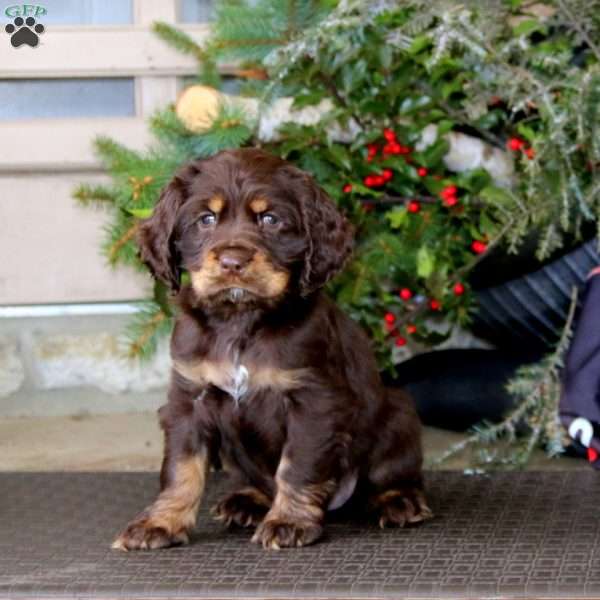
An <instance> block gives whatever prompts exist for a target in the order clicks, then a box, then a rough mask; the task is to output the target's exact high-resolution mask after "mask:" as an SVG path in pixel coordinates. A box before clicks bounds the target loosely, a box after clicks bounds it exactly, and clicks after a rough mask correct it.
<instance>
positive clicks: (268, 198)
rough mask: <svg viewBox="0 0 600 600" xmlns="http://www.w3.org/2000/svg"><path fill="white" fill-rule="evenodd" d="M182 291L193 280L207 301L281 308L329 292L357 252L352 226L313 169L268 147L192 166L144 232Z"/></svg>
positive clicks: (162, 268) (145, 247)
mask: <svg viewBox="0 0 600 600" xmlns="http://www.w3.org/2000/svg"><path fill="white" fill-rule="evenodd" d="M138 244H139V246H140V249H141V256H142V259H143V260H144V262H145V263H146V264H147V265H148V266H149V268H150V269H151V271H152V272H153V274H154V275H155V277H157V278H159V279H161V280H162V281H163V282H165V283H166V284H167V285H168V286H169V287H170V288H171V289H172V290H174V291H176V290H178V289H179V286H180V275H181V271H182V270H184V269H185V270H187V271H188V272H189V274H190V280H191V286H192V288H193V292H194V295H195V297H196V299H197V301H198V302H199V303H200V304H203V305H205V306H215V305H220V304H229V305H236V306H238V307H240V308H243V307H244V306H249V305H254V306H255V305H261V304H262V305H273V304H274V303H276V302H278V301H279V300H280V299H281V298H283V297H284V296H285V295H286V294H289V293H298V294H300V295H302V296H307V295H309V294H310V293H312V292H314V291H315V290H317V289H318V288H320V287H322V286H323V285H324V284H325V283H326V282H327V281H328V280H329V279H330V278H331V277H332V276H333V275H334V274H335V273H336V272H337V271H338V270H340V269H341V267H342V265H343V263H344V261H345V259H346V258H347V257H348V255H349V254H350V251H351V249H352V227H351V225H350V224H349V223H348V221H346V219H344V217H342V215H341V214H340V213H339V212H338V210H337V208H336V207H335V205H334V203H333V202H332V201H331V200H330V199H329V197H328V196H327V195H326V194H325V192H324V191H323V190H321V189H320V188H319V187H318V186H317V185H316V183H315V182H314V180H313V179H312V178H311V177H310V176H309V175H307V174H306V173H304V172H302V171H300V170H299V169H297V168H295V167H293V166H292V165H290V164H289V163H287V162H285V161H283V160H281V159H279V158H277V157H275V156H271V155H269V154H266V153H265V152H262V151H260V150H254V149H245V150H234V151H224V152H221V153H219V154H217V155H216V156H213V157H211V158H208V159H205V160H197V161H194V162H191V163H189V164H188V165H186V166H185V167H183V168H182V169H181V170H180V171H179V172H178V173H177V174H176V175H175V177H174V178H173V180H172V181H171V182H170V183H169V184H168V185H167V186H166V188H165V189H164V190H163V192H162V195H161V197H160V199H159V201H158V204H157V206H156V208H155V210H154V213H153V215H152V217H150V218H149V219H147V220H145V221H144V222H142V224H141V226H140V230H139V234H138Z"/></svg>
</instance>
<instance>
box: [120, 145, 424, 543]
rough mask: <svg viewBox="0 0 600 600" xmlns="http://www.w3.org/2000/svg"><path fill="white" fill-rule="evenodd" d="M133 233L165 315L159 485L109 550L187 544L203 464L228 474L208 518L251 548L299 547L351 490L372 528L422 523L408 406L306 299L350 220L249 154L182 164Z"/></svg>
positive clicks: (320, 305)
mask: <svg viewBox="0 0 600 600" xmlns="http://www.w3.org/2000/svg"><path fill="white" fill-rule="evenodd" d="M138 242H139V245H140V248H141V255H142V258H143V259H144V261H145V262H146V263H147V265H148V266H149V267H150V269H151V270H152V272H153V273H154V275H155V276H156V277H157V278H159V279H160V280H162V281H164V282H165V283H167V284H168V285H169V286H170V287H171V288H172V290H173V291H174V292H177V296H176V299H177V303H178V305H179V308H180V310H179V314H178V316H177V320H176V323H175V329H174V331H173V337H172V340H171V355H172V360H173V371H172V379H171V385H170V390H169V396H168V402H167V404H166V405H165V406H163V407H162V408H161V409H160V411H159V415H160V422H161V426H162V428H163V430H164V434H165V454H164V461H163V465H162V470H161V490H162V491H161V492H160V494H159V495H158V497H157V499H156V501H155V502H154V503H153V504H152V505H151V506H149V507H148V508H146V509H145V510H144V511H143V512H142V513H141V514H139V515H138V516H137V517H136V518H135V519H134V520H133V521H132V522H131V523H130V524H129V525H128V526H127V528H126V529H125V530H124V531H123V532H122V533H121V534H120V535H119V536H118V538H117V539H116V541H115V542H114V544H113V547H114V548H119V549H123V550H133V549H138V548H142V549H151V548H161V547H165V546H169V545H172V544H179V543H184V542H187V541H188V536H189V533H190V531H191V530H192V528H193V527H194V524H195V521H196V515H197V511H198V506H199V504H200V502H201V500H202V495H203V492H204V487H205V483H206V479H207V473H208V471H209V467H210V466H211V465H213V466H217V467H218V466H221V465H223V466H225V467H226V469H227V471H228V472H229V475H230V478H231V480H232V483H233V487H232V491H231V493H230V494H229V495H227V496H226V497H225V498H223V499H222V500H221V501H220V502H219V503H218V504H217V506H216V507H214V509H213V510H214V513H215V515H216V517H217V518H218V519H220V520H222V521H223V522H224V523H225V524H227V525H231V524H235V525H238V526H242V527H256V531H255V533H254V537H253V538H252V541H254V542H257V543H259V544H262V545H263V546H264V547H265V548H275V549H277V548H282V547H289V546H303V545H306V544H311V543H313V542H314V541H315V540H317V539H318V538H319V537H320V535H321V533H322V531H323V525H324V521H325V516H326V513H327V511H328V510H332V509H335V508H338V507H340V506H341V505H342V504H344V503H345V502H346V501H347V500H349V499H350V497H351V496H352V495H353V494H354V495H356V494H358V490H359V489H361V490H363V491H364V492H366V493H365V494H364V495H363V494H359V495H358V496H357V497H364V498H365V502H366V504H367V506H368V508H369V509H370V510H372V511H373V512H374V513H375V515H376V518H377V519H378V521H379V524H380V525H381V526H382V527H384V526H404V525H405V524H408V523H418V522H420V521H423V520H425V519H427V518H429V517H430V516H431V511H430V510H429V508H428V506H427V503H426V501H425V496H424V493H423V480H422V473H421V463H422V456H421V446H420V425H419V422H418V418H417V416H416V413H415V411H414V408H413V405H412V403H411V401H410V399H409V398H407V397H406V396H405V395H403V394H402V393H400V392H398V391H392V390H389V389H386V388H384V387H383V385H382V383H381V381H380V378H379V374H378V371H377V365H376V363H375V359H374V357H373V354H372V352H371V350H370V347H369V341H368V339H367V337H366V336H365V334H364V333H363V332H362V331H361V329H360V328H359V327H358V326H357V325H356V324H355V323H354V322H353V321H352V320H351V319H350V318H349V317H347V316H346V315H345V314H343V313H342V312H341V311H340V309H339V308H338V307H337V306H336V305H335V304H334V303H333V302H332V301H331V300H329V299H328V297H327V296H326V295H325V294H324V293H322V292H321V288H322V287H323V286H324V285H325V283H326V282H327V281H328V280H329V279H330V278H331V277H332V276H333V275H334V274H335V273H336V272H337V271H339V270H340V269H341V267H342V266H343V264H344V261H345V259H346V258H347V257H348V255H349V254H350V252H351V248H352V228H351V226H350V224H349V223H348V222H347V221H346V220H345V219H344V218H343V217H342V215H341V214H340V213H339V212H338V210H337V208H336V207H335V205H334V204H333V202H332V201H331V200H330V199H329V198H328V197H327V195H326V194H325V193H324V192H323V190H321V189H320V188H319V187H318V186H317V185H316V184H315V182H314V181H313V179H312V178H311V177H310V176H309V175H307V174H306V173H303V172H302V171H300V170H299V169H297V168H295V167H293V166H292V165H290V164H288V163H287V162H285V161H283V160H281V159H279V158H276V157H274V156H271V155H269V154H266V153H264V152H262V151H260V150H254V149H246V150H235V151H226V152H221V153H220V154H218V155H216V156H214V157H212V158H209V159H206V160H196V161H194V162H191V163H190V164H188V165H186V166H185V167H183V168H182V169H181V170H180V171H179V172H178V173H177V175H176V176H175V177H174V179H173V180H172V181H171V183H169V185H168V186H167V187H166V188H165V189H164V191H163V193H162V196H161V197H160V200H159V202H158V204H157V206H156V209H155V211H154V214H153V215H152V217H151V218H150V219H147V220H146V221H144V222H143V223H142V224H141V226H140V230H139V236H138ZM184 269H185V271H187V272H188V273H189V283H186V284H185V285H182V283H181V272H182V270H184Z"/></svg>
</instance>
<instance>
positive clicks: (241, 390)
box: [218, 365, 250, 404]
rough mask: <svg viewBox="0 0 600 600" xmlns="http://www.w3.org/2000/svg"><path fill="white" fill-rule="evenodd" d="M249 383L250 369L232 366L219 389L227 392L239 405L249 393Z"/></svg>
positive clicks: (242, 366)
mask: <svg viewBox="0 0 600 600" xmlns="http://www.w3.org/2000/svg"><path fill="white" fill-rule="evenodd" d="M249 382H250V374H249V372H248V369H247V368H246V367H245V366H244V365H235V366H234V365H232V368H231V369H230V370H229V372H228V373H227V374H226V375H225V377H224V378H223V381H222V382H221V384H220V385H219V386H218V387H220V388H221V389H222V390H223V391H224V392H227V393H228V394H229V395H230V396H231V397H232V398H233V399H234V400H235V402H236V404H237V403H238V402H239V401H240V400H241V399H242V397H243V396H244V394H246V392H247V391H248V387H249Z"/></svg>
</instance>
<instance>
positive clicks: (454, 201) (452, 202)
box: [444, 196, 458, 207]
mask: <svg viewBox="0 0 600 600" xmlns="http://www.w3.org/2000/svg"><path fill="white" fill-rule="evenodd" d="M444 204H445V205H446V206H448V207H452V206H454V205H455V204H458V199H457V198H456V196H448V197H447V198H445V199H444Z"/></svg>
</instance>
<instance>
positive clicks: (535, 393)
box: [429, 288, 577, 466]
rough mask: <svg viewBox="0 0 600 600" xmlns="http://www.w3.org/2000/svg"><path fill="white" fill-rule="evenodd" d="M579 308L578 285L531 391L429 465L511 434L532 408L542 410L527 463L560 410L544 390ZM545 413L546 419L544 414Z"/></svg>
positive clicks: (511, 386)
mask: <svg viewBox="0 0 600 600" xmlns="http://www.w3.org/2000/svg"><path fill="white" fill-rule="evenodd" d="M576 308H577V288H573V291H572V293H571V306H570V307H569V312H568V314H567V319H566V321H565V324H564V326H563V330H562V333H561V336H560V339H559V341H558V343H557V345H556V348H555V350H554V351H553V352H552V353H551V354H550V355H549V356H547V357H546V358H545V359H544V360H543V365H542V367H541V368H540V370H541V373H540V374H538V376H537V382H536V383H535V384H534V386H533V388H531V389H529V393H528V394H527V396H526V398H525V399H524V401H523V402H521V403H520V404H517V406H516V407H515V408H513V409H512V410H511V411H510V412H509V413H508V415H507V416H506V417H505V418H504V419H502V421H500V422H499V423H497V424H495V425H487V426H484V427H483V428H481V427H480V428H477V429H475V431H474V433H472V434H471V435H470V436H468V437H466V438H465V439H464V440H461V441H460V442H457V443H456V444H453V445H451V446H450V447H449V448H448V449H447V450H445V451H444V452H443V453H442V454H441V455H440V456H438V457H436V458H434V459H432V460H431V461H430V462H429V466H436V465H440V464H441V463H443V462H445V461H446V460H448V459H449V458H450V457H451V456H454V455H456V454H458V453H459V452H462V451H464V450H465V449H466V448H467V447H469V446H472V445H476V444H481V443H482V442H483V441H484V440H496V439H498V438H499V437H500V436H501V435H503V434H512V433H513V432H514V431H515V429H516V428H517V426H518V424H519V423H521V422H523V421H525V420H526V416H527V414H528V412H529V411H530V410H531V409H532V408H533V409H535V408H537V409H538V410H539V413H540V414H539V416H538V422H537V423H535V424H534V426H533V428H532V431H531V433H530V434H529V435H530V437H529V440H528V443H527V446H526V449H525V454H524V455H522V456H521V464H524V463H525V462H526V461H527V460H528V458H529V456H530V454H531V452H532V451H533V448H534V447H535V445H536V444H537V442H538V441H539V439H540V437H541V434H542V432H543V430H544V427H545V426H546V423H547V419H548V418H549V417H550V418H554V417H555V414H556V411H557V410H558V399H557V398H555V399H554V401H553V403H552V405H549V404H544V398H545V393H544V392H545V391H546V387H547V382H548V381H556V380H557V379H558V369H559V367H560V365H561V362H562V358H563V355H564V354H565V352H566V350H567V346H568V342H569V340H570V337H571V330H572V326H573V319H574V317H575V310H576ZM515 381H516V379H513V380H512V381H511V382H510V383H509V384H508V386H507V387H508V389H509V391H511V392H512V393H513V395H515V394H516V392H517V389H516V388H517V387H518V385H516V384H515ZM543 415H546V419H543V418H542V416H543Z"/></svg>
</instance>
